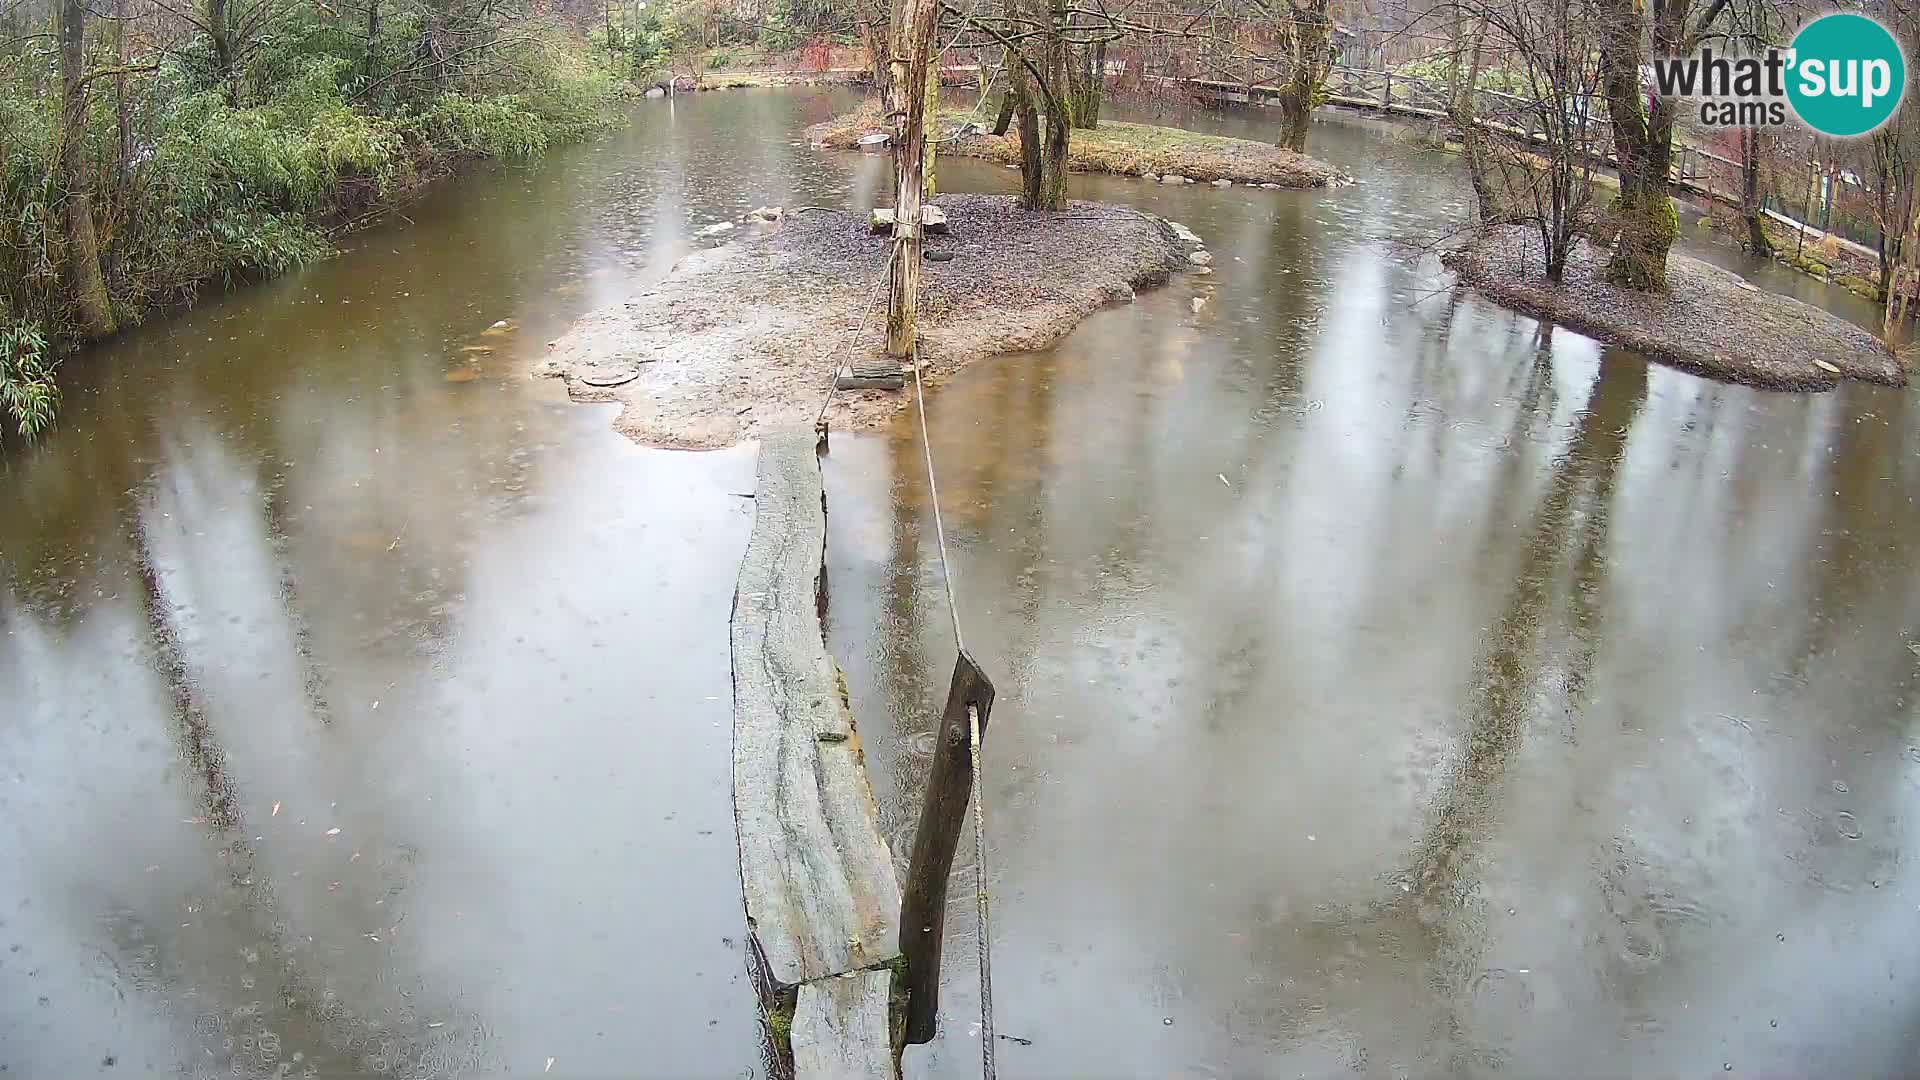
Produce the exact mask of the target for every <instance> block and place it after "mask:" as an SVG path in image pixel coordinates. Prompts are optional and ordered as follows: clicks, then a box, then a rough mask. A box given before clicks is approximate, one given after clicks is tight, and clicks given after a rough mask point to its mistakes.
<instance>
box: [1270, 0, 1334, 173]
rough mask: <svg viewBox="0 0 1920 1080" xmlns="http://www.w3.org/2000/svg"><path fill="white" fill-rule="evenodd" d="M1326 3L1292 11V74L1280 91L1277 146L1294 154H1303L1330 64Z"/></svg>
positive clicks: (1313, 0)
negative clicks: (1321, 87)
mask: <svg viewBox="0 0 1920 1080" xmlns="http://www.w3.org/2000/svg"><path fill="white" fill-rule="evenodd" d="M1327 4H1328V0H1307V4H1306V6H1305V7H1300V6H1297V5H1296V6H1295V7H1294V8H1293V57H1292V60H1293V71H1292V72H1291V73H1289V75H1288V76H1287V81H1286V82H1285V83H1284V84H1282V86H1281V90H1280V132H1281V135H1280V145H1281V146H1282V147H1284V148H1285V149H1288V150H1291V151H1293V152H1294V153H1296V154H1303V153H1305V152H1306V150H1307V132H1308V131H1309V130H1311V129H1312V127H1313V109H1314V106H1315V105H1316V104H1318V103H1319V102H1318V98H1319V96H1320V85H1321V83H1323V82H1325V81H1326V77H1327V67H1328V65H1329V64H1330V63H1331V61H1332V56H1331V54H1330V52H1329V49H1330V48H1331V45H1332V34H1333V23H1332V20H1330V19H1329V18H1328V17H1327Z"/></svg>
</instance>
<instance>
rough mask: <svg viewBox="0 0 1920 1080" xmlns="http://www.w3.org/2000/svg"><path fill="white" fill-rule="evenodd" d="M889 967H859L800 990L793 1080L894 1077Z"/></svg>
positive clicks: (795, 1018)
mask: <svg viewBox="0 0 1920 1080" xmlns="http://www.w3.org/2000/svg"><path fill="white" fill-rule="evenodd" d="M891 980H892V976H891V975H890V974H889V973H888V972H887V971H886V970H885V969H882V970H879V971H857V972H855V973H853V974H852V975H841V976H838V977H836V978H831V979H822V980H820V981H819V982H811V983H807V984H806V985H805V986H802V987H801V988H800V1001H799V1003H798V1005H797V1006H796V1007H795V1008H794V1011H793V1027H792V1029H791V1031H792V1037H793V1076H794V1080H809V1078H817V1080H843V1078H845V1080H869V1078H870V1080H891V1078H892V1077H893V1075H894V1073H893V1049H892V1046H891V1044H890V1043H889V1041H888V1037H887V993H888V988H889V986H890V984H891Z"/></svg>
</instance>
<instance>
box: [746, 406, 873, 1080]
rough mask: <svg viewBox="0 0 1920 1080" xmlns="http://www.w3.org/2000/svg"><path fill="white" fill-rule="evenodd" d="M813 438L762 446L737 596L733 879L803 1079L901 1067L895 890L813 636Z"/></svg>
mask: <svg viewBox="0 0 1920 1080" xmlns="http://www.w3.org/2000/svg"><path fill="white" fill-rule="evenodd" d="M816 445H817V439H816V436H815V435H814V434H813V433H812V432H806V433H794V434H776V435H772V436H769V437H767V438H766V439H764V440H763V441H762V442H761V444H760V460H759V468H758V477H759V479H758V486H757V489H756V491H755V495H754V523H753V532H752V534H751V536H750V538H749V539H748V541H747V552H746V556H745V558H744V559H742V561H741V564H740V578H739V583H738V585H737V586H736V587H735V591H734V598H733V626H732V643H733V805H734V816H735V820H736V824H737V825H738V829H739V837H740V884H741V889H742V891H743V892H744V894H745V897H746V909H747V929H748V942H749V948H750V950H751V961H752V963H753V967H754V979H755V983H756V989H758V990H759V991H760V994H761V1001H762V1003H763V1005H765V1007H766V1008H767V1010H768V1030H769V1031H770V1032H771V1033H772V1037H773V1042H774V1046H773V1051H774V1056H775V1060H776V1062H778V1063H780V1065H781V1067H782V1068H783V1069H784V1068H788V1067H790V1068H791V1069H792V1074H793V1075H794V1076H796V1077H801V1078H808V1077H820V1078H827V1077H834V1078H839V1077H848V1078H869V1077H871V1078H873V1080H887V1078H891V1077H894V1076H896V1068H897V1066H896V1059H895V1057H894V1054H893V1050H892V1038H891V1033H890V1031H889V1011H888V1010H889V1000H890V992H891V987H892V979H893V964H894V961H895V959H896V958H897V957H898V956H899V955H900V885H899V881H898V880H897V879H896V878H895V876H894V870H893V857H892V855H891V854H890V853H889V852H888V850H887V842H886V839H885V837H883V836H882V835H881V832H880V823H879V814H878V811H877V809H876V808H875V805H874V801H873V790H872V788H871V787H870V786H869V785H868V783H867V772H866V764H865V760H864V758H863V757H862V753H861V748H860V735H859V732H858V731H857V730H856V728H855V726H854V721H853V713H852V710H851V709H850V708H849V707H848V704H847V699H846V696H845V695H846V691H845V683H844V681H843V680H842V679H841V676H840V670H839V668H838V666H837V665H835V663H834V662H833V659H832V657H830V656H828V655H827V648H826V642H825V639H824V638H823V636H822V631H821V623H820V618H821V615H822V614H823V613H824V612H825V610H826V575H825V569H824V560H825V557H826V528H827V519H826V494H825V491H824V489H823V487H822V484H821V477H820V461H819V458H818V456H817V451H816ZM783 1036H785V1038H784V1039H783ZM783 1042H784V1044H785V1045H782V1044H783Z"/></svg>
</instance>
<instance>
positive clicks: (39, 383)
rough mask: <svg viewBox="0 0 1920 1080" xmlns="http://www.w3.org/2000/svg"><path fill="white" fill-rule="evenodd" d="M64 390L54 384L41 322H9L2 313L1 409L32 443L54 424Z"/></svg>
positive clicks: (0, 359) (0, 329)
mask: <svg viewBox="0 0 1920 1080" xmlns="http://www.w3.org/2000/svg"><path fill="white" fill-rule="evenodd" d="M59 401H60V389H59V387H58V386H56V385H55V384H54V381H53V361H52V360H51V359H49V357H48V354H47V338H46V335H45V334H43V333H41V331H40V324H39V323H37V322H9V321H7V319H6V312H5V310H4V309H0V405H4V406H5V407H6V410H7V415H8V416H10V417H11V418H12V419H13V422H14V424H15V425H16V427H17V428H18V430H19V432H20V434H21V435H23V436H25V437H27V438H29V439H31V438H33V437H34V436H36V435H38V434H40V432H42V431H45V430H46V429H47V426H48V425H50V424H52V423H53V410H54V408H55V406H57V405H58V404H59Z"/></svg>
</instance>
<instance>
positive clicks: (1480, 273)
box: [1442, 225, 1907, 390]
mask: <svg viewBox="0 0 1920 1080" xmlns="http://www.w3.org/2000/svg"><path fill="white" fill-rule="evenodd" d="M1606 256H1607V253H1606V251H1605V249H1596V248H1595V247H1593V246H1592V245H1591V244H1588V243H1586V242H1585V241H1582V242H1581V243H1580V246H1579V248H1578V249H1577V250H1576V251H1575V252H1574V254H1573V256H1572V257H1571V258H1570V259H1569V260H1568V262H1567V269H1566V274H1565V280H1564V281H1562V282H1561V284H1560V285H1559V286H1558V287H1555V286H1553V285H1551V284H1550V283H1549V282H1548V281H1547V280H1546V277H1545V275H1544V274H1543V272H1542V269H1541V268H1542V267H1543V266H1544V265H1545V259H1544V258H1543V256H1542V247H1541V243H1540V236H1539V234H1538V233H1537V232H1535V231H1534V230H1532V229H1530V228H1527V227H1525V226H1518V225H1510V226H1504V227H1497V228H1493V229H1489V230H1486V231H1484V232H1482V233H1480V234H1478V235H1476V236H1475V237H1474V238H1472V239H1471V240H1469V241H1467V242H1466V243H1465V244H1464V245H1463V246H1461V247H1460V248H1457V249H1455V250H1453V251H1451V252H1448V253H1447V254H1445V255H1443V256H1442V261H1443V262H1445V263H1446V265H1447V266H1448V267H1449V268H1450V269H1452V270H1453V271H1454V272H1455V273H1456V274H1458V275H1459V277H1460V280H1461V281H1462V282H1464V283H1466V284H1468V285H1471V286H1473V287H1474V288H1476V289H1478V290H1479V291H1481V292H1483V293H1485V294H1487V295H1488V296H1490V297H1492V298H1493V299H1494V300H1497V301H1499V302H1500V303H1502V304H1505V305H1506V306H1508V307H1512V308H1517V309H1519V310H1521V311H1524V312H1526V313H1527V314H1529V315H1533V316H1536V317H1538V318H1544V319H1550V320H1552V321H1553V322H1556V323H1559V324H1560V325H1562V326H1565V327H1567V328H1568V329H1570V330H1575V331H1578V332H1579V333H1582V334H1586V335H1588V336H1589V337H1593V338H1596V339H1598V340H1600V341H1604V342H1607V343H1609V344H1613V345H1619V346H1622V347H1624V348H1629V349H1632V350H1634V351H1636V352H1639V353H1643V354H1645V355H1646V356H1648V357H1649V358H1651V359H1654V360H1657V361H1659V362H1661V363H1663V364H1667V365H1669V366H1671V367H1676V368H1680V369H1681V370H1684V371H1690V372H1693V373H1694V374H1697V375H1705V376H1707V377H1708V378H1713V379H1722V380H1725V381H1727V382H1736V383H1744V384H1746V385H1749V386H1757V387H1760V388H1762V389H1768V390H1831V389H1833V387H1834V386H1835V385H1837V384H1838V383H1839V381H1840V379H1842V378H1849V379H1860V380H1863V381H1865V382H1873V383H1881V384H1883V385H1887V386H1905V385H1906V384H1907V373H1906V370H1905V369H1904V368H1903V367H1902V365H1901V364H1900V362H1899V361H1898V360H1897V359H1895V357H1894V356H1893V354H1892V353H1890V352H1888V351H1887V349H1886V347H1885V346H1884V345H1882V344H1881V343H1880V339H1879V338H1877V337H1875V336H1874V335H1873V334H1871V333H1868V332H1867V331H1865V330H1862V329H1861V328H1859V327H1858V326H1855V325H1853V324H1852V323H1850V322H1847V321H1845V320H1844V319H1840V318H1838V317H1836V316H1834V315H1830V314H1828V313H1827V312H1825V311H1822V310H1820V309H1819V308H1816V307H1814V306H1812V305H1810V304H1807V303H1803V302H1802V301H1799V300H1795V299H1794V298H1792V297H1790V296H1781V295H1779V294H1777V293H1770V292H1766V291H1763V290H1761V289H1759V288H1757V287H1755V286H1754V285H1752V284H1750V283H1748V282H1747V281H1745V280H1744V279H1742V278H1741V277H1740V276H1739V275H1738V274H1734V273H1731V272H1729V271H1726V270H1722V269H1720V268H1719V267H1717V266H1712V265H1709V264H1707V263H1704V262H1701V261H1700V260H1699V259H1695V258H1691V257H1689V256H1686V255H1682V254H1679V253H1678V252H1675V253H1673V254H1672V255H1669V256H1668V258H1667V291H1666V292H1665V293H1659V294H1648V293H1639V292H1633V291H1631V290H1626V289H1619V288H1615V287H1614V286H1612V285H1609V284H1607V282H1606V281H1605V280H1604V271H1605V269H1606ZM1822 361H1824V362H1825V363H1827V364H1829V365H1831V366H1832V367H1833V369H1835V370H1833V371H1829V370H1827V369H1825V368H1823V367H1821V366H1820V364H1821V362H1822Z"/></svg>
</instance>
